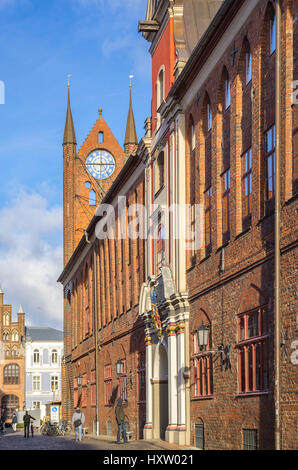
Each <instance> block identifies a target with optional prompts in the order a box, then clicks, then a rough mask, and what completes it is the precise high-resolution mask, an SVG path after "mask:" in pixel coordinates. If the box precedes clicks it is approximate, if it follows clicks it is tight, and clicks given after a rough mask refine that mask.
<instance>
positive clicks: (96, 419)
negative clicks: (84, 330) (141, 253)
mask: <svg viewBox="0 0 298 470" xmlns="http://www.w3.org/2000/svg"><path fill="white" fill-rule="evenodd" d="M93 293H94V330H95V332H94V336H95V403H96V416H95V422H96V435H97V436H98V435H99V410H98V317H97V315H98V298H97V263H96V244H94V245H93Z"/></svg>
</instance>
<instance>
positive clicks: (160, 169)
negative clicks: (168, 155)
mask: <svg viewBox="0 0 298 470" xmlns="http://www.w3.org/2000/svg"><path fill="white" fill-rule="evenodd" d="M164 182H165V158H164V152H160V154H159V155H158V157H157V160H156V164H155V193H156V194H157V193H158V192H159V191H160V189H161V188H163V186H164Z"/></svg>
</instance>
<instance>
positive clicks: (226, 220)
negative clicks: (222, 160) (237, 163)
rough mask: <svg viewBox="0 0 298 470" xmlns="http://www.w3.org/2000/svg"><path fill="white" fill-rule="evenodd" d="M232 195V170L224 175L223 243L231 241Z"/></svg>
mask: <svg viewBox="0 0 298 470" xmlns="http://www.w3.org/2000/svg"><path fill="white" fill-rule="evenodd" d="M230 194H231V172H230V169H228V170H227V171H225V172H224V173H223V175H222V235H223V243H226V242H227V241H228V240H229V239H230Z"/></svg>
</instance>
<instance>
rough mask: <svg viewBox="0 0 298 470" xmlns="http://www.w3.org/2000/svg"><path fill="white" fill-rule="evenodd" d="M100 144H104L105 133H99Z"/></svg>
mask: <svg viewBox="0 0 298 470" xmlns="http://www.w3.org/2000/svg"><path fill="white" fill-rule="evenodd" d="M98 143H99V144H102V143H103V132H99V134H98Z"/></svg>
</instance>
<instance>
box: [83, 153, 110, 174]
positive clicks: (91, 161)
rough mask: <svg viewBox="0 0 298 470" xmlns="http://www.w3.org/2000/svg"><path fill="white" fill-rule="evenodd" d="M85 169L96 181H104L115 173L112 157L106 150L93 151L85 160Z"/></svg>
mask: <svg viewBox="0 0 298 470" xmlns="http://www.w3.org/2000/svg"><path fill="white" fill-rule="evenodd" d="M86 168H87V170H88V172H89V173H90V175H92V176H93V178H96V179H97V180H104V179H106V178H108V177H109V176H111V175H112V174H113V173H114V171H115V160H114V157H113V156H112V155H111V154H110V153H109V152H107V151H106V150H95V151H94V152H92V153H90V155H89V157H88V158H87V160H86Z"/></svg>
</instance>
